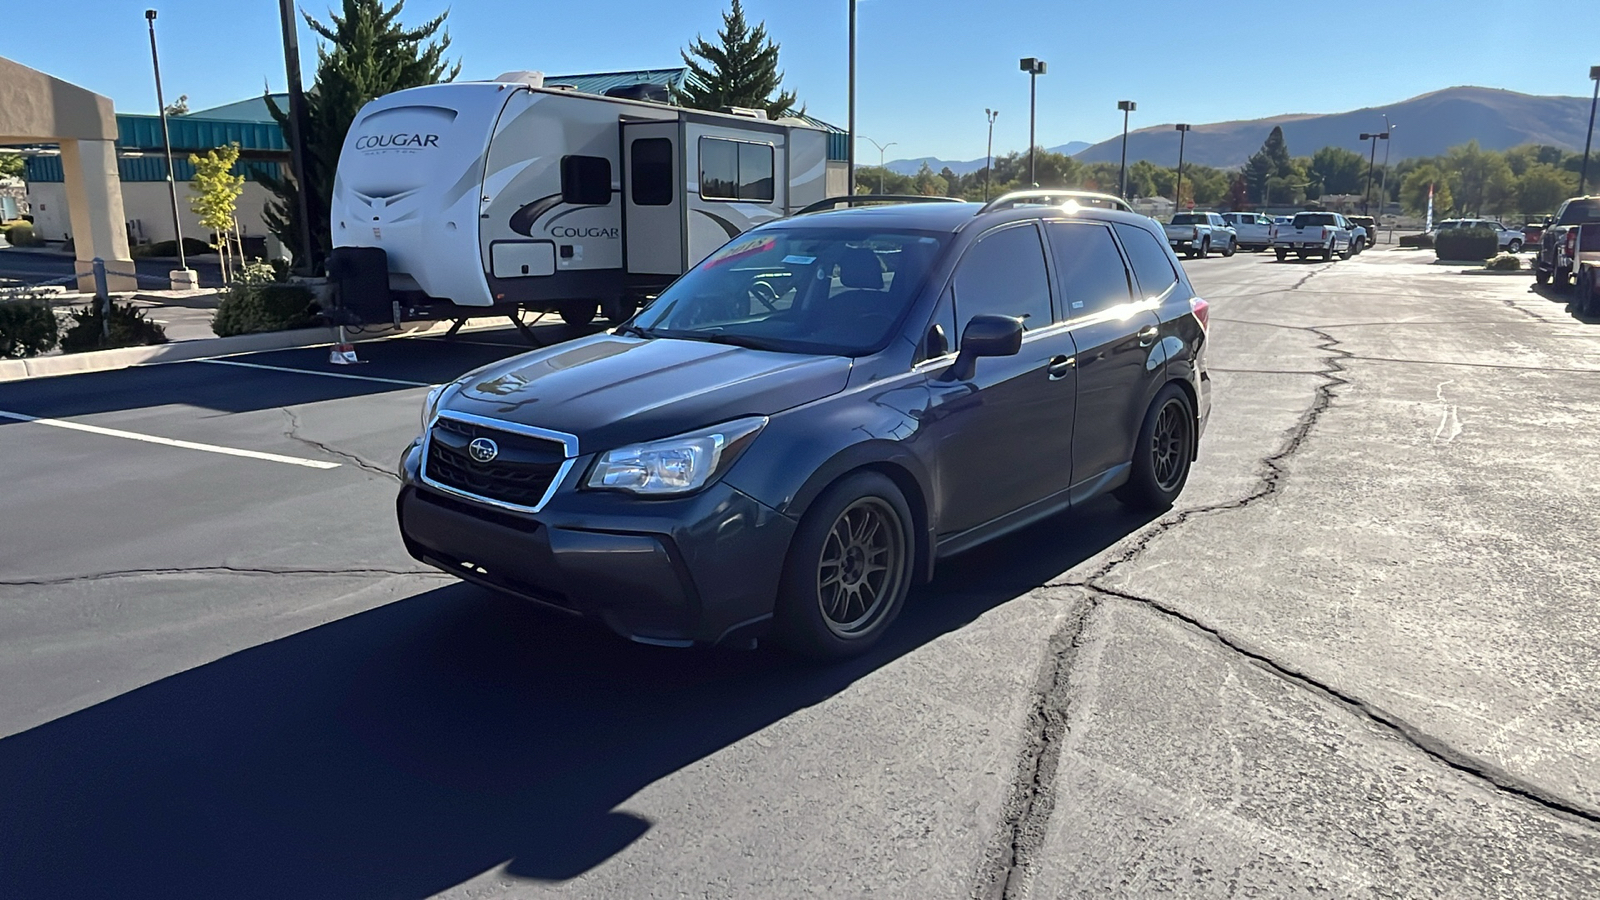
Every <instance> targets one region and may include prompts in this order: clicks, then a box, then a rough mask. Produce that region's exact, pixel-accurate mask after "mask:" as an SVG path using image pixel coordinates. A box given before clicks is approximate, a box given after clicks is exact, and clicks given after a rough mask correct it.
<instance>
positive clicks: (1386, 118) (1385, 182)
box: [1378, 113, 1400, 216]
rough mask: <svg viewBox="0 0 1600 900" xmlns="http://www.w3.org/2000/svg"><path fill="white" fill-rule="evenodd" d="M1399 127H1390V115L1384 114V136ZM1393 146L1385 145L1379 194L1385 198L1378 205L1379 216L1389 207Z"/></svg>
mask: <svg viewBox="0 0 1600 900" xmlns="http://www.w3.org/2000/svg"><path fill="white" fill-rule="evenodd" d="M1399 127H1400V126H1399V125H1390V124H1389V114H1388V113H1384V114H1383V133H1384V134H1391V133H1393V131H1394V130H1395V129H1396V128H1399ZM1391 146H1393V145H1392V144H1389V143H1385V144H1384V145H1383V182H1382V186H1381V187H1379V188H1378V194H1379V196H1381V197H1383V200H1382V202H1380V203H1379V204H1378V215H1379V216H1382V215H1383V208H1384V207H1385V206H1388V205H1389V148H1390V147H1391Z"/></svg>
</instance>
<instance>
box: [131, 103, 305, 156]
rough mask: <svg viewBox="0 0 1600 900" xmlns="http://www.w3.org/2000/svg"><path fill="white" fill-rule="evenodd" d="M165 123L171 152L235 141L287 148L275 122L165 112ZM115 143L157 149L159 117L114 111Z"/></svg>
mask: <svg viewBox="0 0 1600 900" xmlns="http://www.w3.org/2000/svg"><path fill="white" fill-rule="evenodd" d="M167 127H168V129H169V130H170V131H171V133H172V152H173V153H177V152H179V151H182V152H183V155H185V156H188V155H189V152H190V151H201V152H204V151H206V150H211V149H213V148H216V147H224V146H227V145H228V144H231V143H237V144H238V145H239V149H241V150H244V151H246V152H249V151H267V152H274V151H275V152H279V153H287V152H289V144H288V142H287V141H285V140H284V139H283V131H282V130H281V129H280V128H278V123H276V122H241V121H233V120H228V119H196V118H194V117H192V116H168V117H167ZM117 147H118V148H119V149H122V150H143V151H151V150H160V149H161V148H162V143H161V117H160V116H141V115H133V114H130V113H118V114H117Z"/></svg>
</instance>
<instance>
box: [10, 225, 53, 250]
mask: <svg viewBox="0 0 1600 900" xmlns="http://www.w3.org/2000/svg"><path fill="white" fill-rule="evenodd" d="M6 243H8V244H10V245H11V246H13V247H38V246H42V245H43V244H44V239H43V238H41V237H39V236H38V235H37V234H34V232H33V225H32V224H30V223H28V222H17V223H16V224H14V225H11V226H8V227H7V228H6Z"/></svg>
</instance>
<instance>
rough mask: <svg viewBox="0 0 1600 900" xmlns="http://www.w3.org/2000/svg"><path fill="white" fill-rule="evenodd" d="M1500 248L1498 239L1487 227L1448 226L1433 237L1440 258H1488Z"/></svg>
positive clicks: (1435, 250) (1435, 251)
mask: <svg viewBox="0 0 1600 900" xmlns="http://www.w3.org/2000/svg"><path fill="white" fill-rule="evenodd" d="M1499 249H1500V239H1499V238H1497V237H1496V236H1495V233H1494V232H1493V231H1490V230H1489V229H1487V228H1450V229H1446V230H1444V231H1441V232H1439V233H1438V234H1437V235H1435V236H1434V239H1433V251H1434V253H1436V254H1438V256H1439V258H1440V259H1477V260H1481V259H1488V258H1489V257H1491V256H1493V255H1494V254H1495V251H1497V250H1499Z"/></svg>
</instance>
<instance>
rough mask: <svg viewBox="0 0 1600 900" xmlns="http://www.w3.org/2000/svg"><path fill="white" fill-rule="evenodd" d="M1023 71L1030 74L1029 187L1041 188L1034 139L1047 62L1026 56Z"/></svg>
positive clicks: (1022, 63)
mask: <svg viewBox="0 0 1600 900" xmlns="http://www.w3.org/2000/svg"><path fill="white" fill-rule="evenodd" d="M1021 66H1022V71H1024V72H1027V73H1028V185H1029V186H1030V187H1038V186H1039V178H1038V175H1037V170H1036V169H1035V168H1034V159H1033V156H1034V149H1033V148H1034V145H1035V144H1036V143H1038V142H1037V141H1036V140H1034V137H1033V125H1034V114H1035V111H1036V110H1037V108H1038V104H1037V101H1038V98H1039V92H1038V85H1039V76H1040V75H1043V74H1044V73H1045V61H1044V60H1042V59H1035V58H1034V57H1032V56H1025V57H1023V58H1022V61H1021Z"/></svg>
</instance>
